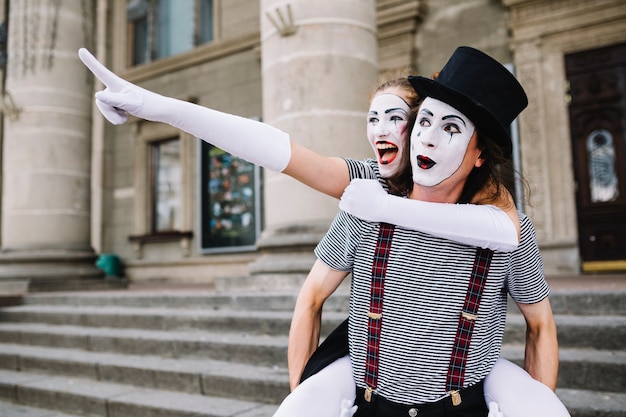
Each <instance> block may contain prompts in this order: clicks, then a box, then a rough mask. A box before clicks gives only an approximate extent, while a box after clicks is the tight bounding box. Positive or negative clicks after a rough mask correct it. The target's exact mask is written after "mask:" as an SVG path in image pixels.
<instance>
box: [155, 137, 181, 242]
mask: <svg viewBox="0 0 626 417" xmlns="http://www.w3.org/2000/svg"><path fill="white" fill-rule="evenodd" d="M150 154H151V155H150V157H151V158H150V159H151V170H150V171H151V175H150V176H151V181H150V183H151V184H152V187H151V188H152V191H151V196H152V205H151V206H152V207H151V210H150V211H151V213H152V216H151V218H152V233H153V234H158V233H163V232H172V231H180V230H181V217H182V216H181V201H182V190H181V184H182V180H181V173H182V167H181V159H180V140H178V139H170V140H164V141H159V142H155V143H153V144H152V145H151V146H150Z"/></svg>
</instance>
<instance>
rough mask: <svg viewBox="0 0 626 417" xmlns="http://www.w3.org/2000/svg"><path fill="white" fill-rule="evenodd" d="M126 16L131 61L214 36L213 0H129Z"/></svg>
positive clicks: (189, 46)
mask: <svg viewBox="0 0 626 417" xmlns="http://www.w3.org/2000/svg"><path fill="white" fill-rule="evenodd" d="M126 18H127V20H128V23H129V39H130V47H131V54H130V57H131V58H130V59H131V64H132V65H139V64H145V63H147V62H152V61H154V60H157V59H161V58H166V57H168V56H172V55H176V54H179V53H182V52H187V51H190V50H191V49H193V48H194V47H196V46H198V45H201V44H203V43H206V42H210V41H212V40H213V0H129V1H128V5H127V6H126Z"/></svg>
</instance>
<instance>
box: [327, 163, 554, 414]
mask: <svg viewBox="0 0 626 417" xmlns="http://www.w3.org/2000/svg"><path fill="white" fill-rule="evenodd" d="M347 162H348V165H349V166H350V171H351V176H352V175H354V176H355V177H357V176H358V177H359V178H372V177H370V176H369V175H370V174H371V172H373V171H369V169H373V166H372V165H371V163H367V162H359V161H353V160H347ZM373 164H374V166H375V161H373ZM368 165H369V168H368ZM355 173H356V174H355ZM373 175H374V177H373V178H376V177H375V175H376V173H374V174H373ZM520 223H521V241H520V245H519V247H518V248H517V249H516V250H515V251H514V252H511V253H502V252H496V253H494V256H493V260H492V262H491V268H490V271H489V277H488V279H487V284H486V286H485V291H484V294H483V297H482V301H481V304H480V309H479V311H478V316H479V318H478V320H477V322H476V325H475V327H474V333H473V337H472V342H471V347H470V352H469V355H468V359H467V368H466V373H465V386H469V385H473V384H475V383H476V382H478V381H480V380H482V379H483V378H485V376H486V375H487V374H488V373H489V371H490V370H491V368H492V367H493V365H494V363H495V361H496V360H497V359H498V357H499V355H500V349H501V345H502V337H503V334H504V325H505V319H506V299H507V292H508V293H509V294H510V295H511V297H512V298H513V299H514V300H515V301H517V302H520V303H525V304H531V303H536V302H539V301H541V300H542V299H544V298H545V297H547V296H548V293H549V288H548V285H547V283H546V281H545V278H544V275H543V263H542V260H541V256H540V254H539V248H538V245H537V241H536V238H535V233H534V228H533V225H532V223H531V221H530V219H528V218H527V217H526V216H524V215H523V214H520ZM377 236H378V223H370V222H366V221H363V220H360V219H358V218H356V217H354V216H351V215H349V214H347V213H345V212H340V213H339V214H338V215H337V217H336V218H335V219H334V221H333V223H332V225H331V227H330V229H329V231H328V233H327V234H326V236H325V237H324V239H323V240H322V241H321V242H320V243H319V245H318V246H317V248H316V249H315V253H316V255H317V257H318V258H319V259H320V260H321V261H322V262H324V263H325V264H326V265H328V266H329V267H331V268H333V269H335V270H341V271H351V272H352V275H353V278H352V288H351V294H350V320H349V341H350V356H351V359H352V367H353V373H354V379H355V381H356V384H357V386H359V387H362V388H365V384H364V383H363V376H364V370H365V359H366V342H367V323H368V320H367V313H368V309H369V304H370V280H371V271H372V261H373V256H374V248H375V246H376V239H377ZM391 245H392V246H391V251H390V256H389V261H388V262H389V263H388V265H387V274H386V277H385V290H384V291H385V295H384V303H383V318H382V331H381V341H380V357H379V370H378V372H379V374H378V387H377V390H376V392H377V393H378V394H380V395H382V396H383V397H385V398H387V399H389V400H391V401H395V402H398V403H404V404H414V403H423V402H431V401H436V400H438V399H440V398H441V397H443V396H445V395H446V374H447V371H448V364H449V361H450V355H451V351H452V346H453V343H454V337H455V335H456V330H457V324H458V319H459V315H460V312H461V309H462V306H463V302H464V300H465V293H466V291H467V284H468V281H469V278H470V276H471V269H472V266H473V262H474V256H475V253H476V248H475V247H472V246H467V245H463V244H460V243H456V242H453V241H451V240H446V239H443V238H438V237H434V236H432V235H428V234H425V233H422V232H418V231H413V230H408V229H404V228H401V227H396V228H395V232H394V236H393V241H392V244H391Z"/></svg>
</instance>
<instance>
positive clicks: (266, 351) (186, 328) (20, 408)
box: [0, 289, 626, 417]
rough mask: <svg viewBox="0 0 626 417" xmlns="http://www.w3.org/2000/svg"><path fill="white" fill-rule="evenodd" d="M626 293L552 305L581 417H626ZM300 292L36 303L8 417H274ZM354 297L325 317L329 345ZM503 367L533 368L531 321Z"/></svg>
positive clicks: (55, 297) (14, 312) (10, 347)
mask: <svg viewBox="0 0 626 417" xmlns="http://www.w3.org/2000/svg"><path fill="white" fill-rule="evenodd" d="M625 295H626V292H621V291H595V292H588V291H562V292H553V295H552V296H551V300H552V305H553V309H554V311H555V314H556V319H557V325H558V328H559V341H560V352H561V353H560V354H561V366H560V376H559V389H558V390H557V394H558V395H559V397H560V398H561V399H562V400H563V402H564V403H565V404H566V406H567V407H568V409H569V410H570V412H571V414H572V416H573V417H618V416H624V415H626V394H625V392H626V350H625V347H626V344H625V341H626V301H625V300H626V297H625ZM295 296H296V294H295V292H289V293H274V292H265V293H257V294H242V293H240V292H238V293H237V294H235V293H233V294H228V293H216V292H212V291H202V290H193V291H191V290H188V291H183V290H175V289H170V290H167V289H165V290H161V291H155V290H152V291H133V290H125V291H123V290H120V291H103V292H77V293H38V294H27V295H26V296H25V297H24V299H23V301H24V304H23V305H20V306H13V307H4V308H2V309H0V417H17V416H20V417H88V416H94V417H166V416H167V417H226V416H239V417H269V416H271V415H272V414H273V412H274V410H275V409H276V408H277V406H278V404H279V403H280V401H281V400H282V399H283V398H284V396H285V395H286V394H287V393H288V381H287V370H286V362H287V361H286V353H287V334H288V331H289V324H290V320H291V312H292V308H293V305H294V302H295ZM346 311H347V299H346V295H345V294H337V295H334V296H333V297H332V298H331V299H330V300H329V301H328V302H327V304H326V306H325V314H324V327H323V329H322V333H323V334H326V333H327V332H329V331H330V330H331V329H332V328H334V327H335V326H336V325H338V324H339V323H340V322H341V321H342V320H343V319H344V318H345V317H346ZM505 341H506V343H505V346H504V349H503V356H504V357H506V358H508V359H510V360H513V361H515V362H517V363H520V362H521V359H522V357H523V343H524V320H523V318H522V317H521V315H519V313H518V312H517V309H516V307H514V306H512V307H511V309H510V314H509V319H508V320H507V328H506V337H505Z"/></svg>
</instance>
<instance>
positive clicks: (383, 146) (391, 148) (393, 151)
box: [376, 140, 398, 165]
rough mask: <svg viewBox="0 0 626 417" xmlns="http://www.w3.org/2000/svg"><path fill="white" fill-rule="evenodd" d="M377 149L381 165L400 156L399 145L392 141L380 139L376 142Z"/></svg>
mask: <svg viewBox="0 0 626 417" xmlns="http://www.w3.org/2000/svg"><path fill="white" fill-rule="evenodd" d="M376 149H377V150H378V162H379V163H380V164H381V165H387V164H390V163H392V162H393V160H394V159H396V156H398V147H397V146H396V145H394V144H393V143H391V142H387V141H384V140H381V141H378V142H376Z"/></svg>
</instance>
